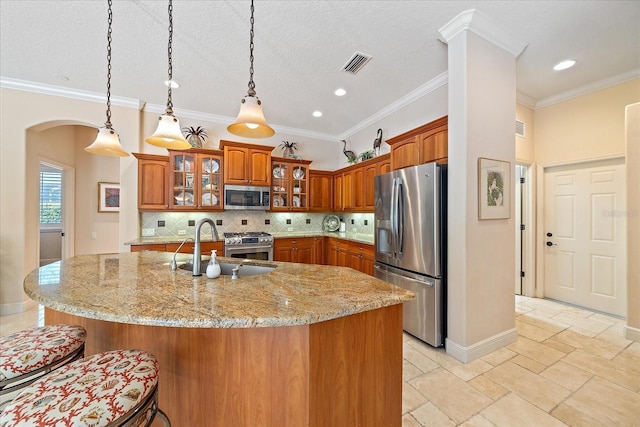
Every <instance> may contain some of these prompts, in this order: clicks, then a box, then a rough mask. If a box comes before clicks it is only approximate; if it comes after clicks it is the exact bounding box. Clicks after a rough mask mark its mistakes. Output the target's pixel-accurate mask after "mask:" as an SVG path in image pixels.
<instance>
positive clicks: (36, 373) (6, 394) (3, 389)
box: [0, 325, 87, 411]
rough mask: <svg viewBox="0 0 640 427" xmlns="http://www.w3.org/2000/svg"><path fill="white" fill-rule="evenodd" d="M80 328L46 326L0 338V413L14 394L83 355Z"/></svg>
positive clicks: (83, 335)
mask: <svg viewBox="0 0 640 427" xmlns="http://www.w3.org/2000/svg"><path fill="white" fill-rule="evenodd" d="M86 335H87V333H86V331H85V329H84V328H83V327H82V326H77V325H49V326H42V327H37V328H31V329H25V330H23V331H20V332H16V333H14V334H11V335H7V336H4V337H0V411H2V408H3V407H4V406H5V405H6V404H7V403H8V402H9V401H10V400H11V398H12V397H14V396H15V395H16V394H17V393H18V391H20V390H21V389H23V388H25V387H27V386H29V385H30V384H31V383H33V382H34V381H36V380H37V379H39V378H40V377H42V376H43V375H46V374H47V373H49V372H51V371H54V370H56V369H58V368H60V367H62V366H64V365H66V364H68V363H71V362H73V361H74V360H77V359H79V358H81V357H83V356H84V341H85V337H86Z"/></svg>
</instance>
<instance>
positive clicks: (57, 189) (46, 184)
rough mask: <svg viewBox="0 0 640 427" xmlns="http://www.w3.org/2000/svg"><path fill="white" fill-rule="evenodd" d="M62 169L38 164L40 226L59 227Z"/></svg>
mask: <svg viewBox="0 0 640 427" xmlns="http://www.w3.org/2000/svg"><path fill="white" fill-rule="evenodd" d="M61 221H62V169H60V168H57V167H55V166H52V165H49V164H46V163H40V224H49V225H61V224H60V223H61Z"/></svg>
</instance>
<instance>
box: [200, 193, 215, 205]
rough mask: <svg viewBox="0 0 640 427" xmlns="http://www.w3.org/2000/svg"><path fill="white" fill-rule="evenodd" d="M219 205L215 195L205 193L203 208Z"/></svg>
mask: <svg viewBox="0 0 640 427" xmlns="http://www.w3.org/2000/svg"><path fill="white" fill-rule="evenodd" d="M217 204H218V198H217V197H216V195H215V194H210V193H205V194H203V195H202V206H215V205H217Z"/></svg>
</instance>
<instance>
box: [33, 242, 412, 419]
mask: <svg viewBox="0 0 640 427" xmlns="http://www.w3.org/2000/svg"><path fill="white" fill-rule="evenodd" d="M172 256H173V254H170V253H161V252H135V253H120V254H109V255H81V256H77V257H74V258H70V259H67V260H64V261H61V262H57V263H54V264H50V265H47V266H45V267H41V268H39V269H37V270H34V271H33V272H31V273H30V274H29V275H28V276H27V277H26V279H25V282H24V289H25V292H26V293H27V295H28V296H29V297H30V298H32V299H33V300H35V301H37V302H39V303H40V304H42V305H44V306H45V323H46V324H52V323H75V324H80V325H82V326H84V327H85V328H86V329H87V341H86V354H87V355H90V354H93V353H97V352H101V351H107V350H113V349H118V348H137V349H143V350H147V351H149V352H151V353H153V354H154V355H156V357H157V358H158V360H159V363H160V407H161V408H162V409H163V410H164V411H165V412H166V413H167V415H168V416H169V417H170V419H171V421H172V423H173V425H174V426H198V427H200V426H203V427H204V426H224V427H229V426H234V427H236V426H247V427H249V426H251V427H257V426H274V427H275V426H292V427H300V426H350V427H351V426H363V427H364V426H367V427H368V426H400V425H401V411H402V302H404V301H407V300H410V299H412V298H413V294H412V293H411V292H409V291H406V290H404V289H401V288H398V287H394V286H392V285H390V284H388V283H386V282H384V281H381V280H378V279H375V278H373V277H370V276H367V275H364V274H362V273H359V272H357V271H355V270H352V269H349V268H346V267H331V266H321V265H307V264H293V263H280V262H255V264H263V265H272V266H275V267H276V268H275V269H273V270H272V271H271V272H270V273H266V274H261V275H256V276H246V277H242V273H241V277H240V278H239V279H236V280H231V277H230V276H220V277H219V278H217V279H207V278H206V276H202V277H192V274H191V272H190V271H184V270H180V269H179V270H178V271H175V272H172V271H170V268H169V266H168V263H169V261H170V260H171V257H172ZM188 258H189V255H187V254H178V258H177V259H178V261H185V260H187V259H188ZM219 260H220V261H221V262H224V261H231V262H238V260H237V259H234V260H231V259H225V258H219Z"/></svg>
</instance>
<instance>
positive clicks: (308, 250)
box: [273, 237, 316, 264]
mask: <svg viewBox="0 0 640 427" xmlns="http://www.w3.org/2000/svg"><path fill="white" fill-rule="evenodd" d="M273 260H274V261H282V262H299V263H303V264H316V256H315V239H314V238H313V237H301V238H278V239H275V240H274V242H273Z"/></svg>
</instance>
